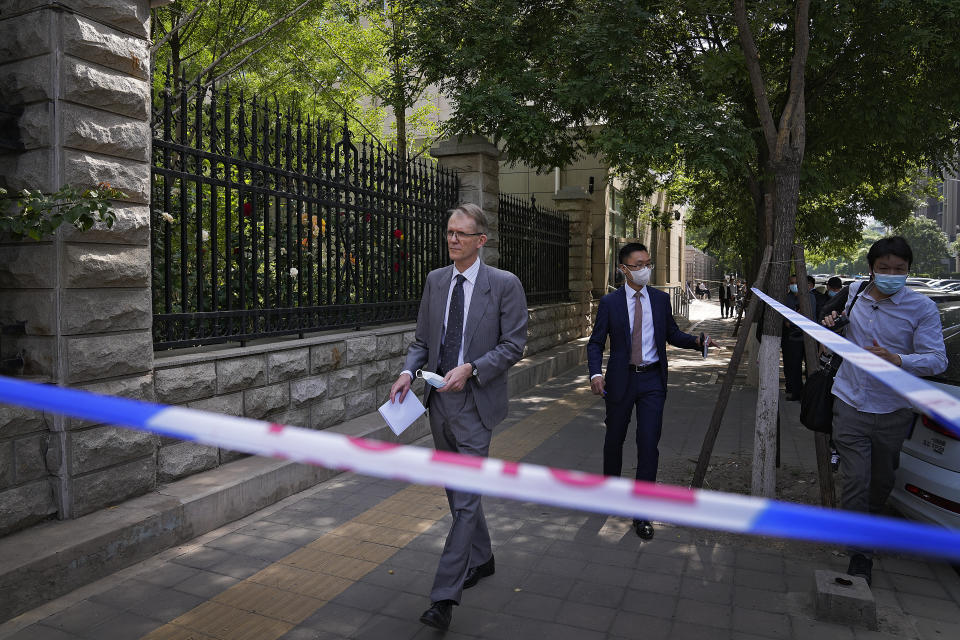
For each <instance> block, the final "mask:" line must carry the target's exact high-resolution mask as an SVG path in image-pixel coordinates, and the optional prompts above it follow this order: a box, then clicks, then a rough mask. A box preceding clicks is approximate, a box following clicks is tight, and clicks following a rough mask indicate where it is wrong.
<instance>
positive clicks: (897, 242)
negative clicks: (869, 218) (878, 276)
mask: <svg viewBox="0 0 960 640" xmlns="http://www.w3.org/2000/svg"><path fill="white" fill-rule="evenodd" d="M884 256H897V257H898V258H903V259H904V260H906V261H907V267H910V266H911V265H912V264H913V250H912V249H911V248H910V245H909V244H907V240H906V238H904V237H903V236H890V237H889V238H880V239H879V240H877V241H876V242H874V243H873V245H872V246H871V247H870V251H868V252H867V263H868V264H869V265H870V269H871V270H872V269H873V263H874V262H876V261H877V260H878V259H879V258H882V257H884Z"/></svg>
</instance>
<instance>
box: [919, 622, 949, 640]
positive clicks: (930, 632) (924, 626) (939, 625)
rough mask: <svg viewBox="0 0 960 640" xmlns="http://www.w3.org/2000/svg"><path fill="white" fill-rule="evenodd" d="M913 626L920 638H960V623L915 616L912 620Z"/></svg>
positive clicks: (926, 639) (936, 639) (925, 639)
mask: <svg viewBox="0 0 960 640" xmlns="http://www.w3.org/2000/svg"><path fill="white" fill-rule="evenodd" d="M914 626H915V627H916V629H917V632H918V633H919V634H920V638H922V640H948V639H953V638H960V624H955V623H952V622H944V621H942V620H931V619H929V618H916V619H915V620H914Z"/></svg>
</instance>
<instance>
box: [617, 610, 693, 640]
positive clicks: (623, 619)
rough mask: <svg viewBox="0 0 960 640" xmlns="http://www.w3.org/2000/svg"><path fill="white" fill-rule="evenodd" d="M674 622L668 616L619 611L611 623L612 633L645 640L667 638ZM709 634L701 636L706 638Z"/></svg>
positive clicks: (663, 639)
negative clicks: (659, 616) (661, 616)
mask: <svg viewBox="0 0 960 640" xmlns="http://www.w3.org/2000/svg"><path fill="white" fill-rule="evenodd" d="M671 626H673V622H671V621H670V620H667V619H666V618H654V617H653V616H644V615H640V614H639V613H630V612H629V611H619V612H617V615H616V616H615V617H614V619H613V624H612V625H610V634H611V635H614V636H620V637H623V638H640V637H642V638H643V639H644V640H666V639H667V638H670V627H671ZM707 637H709V636H700V638H699V640H704V639H705V638H707Z"/></svg>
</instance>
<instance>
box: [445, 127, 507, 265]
mask: <svg viewBox="0 0 960 640" xmlns="http://www.w3.org/2000/svg"><path fill="white" fill-rule="evenodd" d="M430 154H431V155H432V156H433V157H434V158H437V160H438V161H439V163H440V166H441V167H442V168H444V169H448V170H451V171H454V172H455V173H456V174H457V176H459V178H460V202H472V203H473V204H475V205H477V206H479V207H480V208H481V209H483V212H484V213H485V214H486V216H487V222H488V224H489V225H490V231H489V233H488V234H487V235H488V236H489V239H488V240H487V244H486V246H485V247H484V248H483V261H484V262H485V263H486V264H488V265H490V266H492V267H496V266H499V264H500V233H499V210H500V205H499V202H500V200H499V199H500V164H499V159H500V150H499V149H497V147H496V145H494V144H493V143H491V142H490V141H489V140H487V139H486V138H484V137H483V136H464V137H462V138H457V139H453V138H450V139H447V140H441V141H440V142H438V143H437V144H435V145H434V146H433V147H431V148H430Z"/></svg>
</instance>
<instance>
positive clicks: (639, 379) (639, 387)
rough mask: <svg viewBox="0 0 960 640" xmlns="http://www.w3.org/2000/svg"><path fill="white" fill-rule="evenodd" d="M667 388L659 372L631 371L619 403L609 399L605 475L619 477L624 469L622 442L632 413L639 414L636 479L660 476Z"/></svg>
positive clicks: (652, 478) (652, 479) (604, 458)
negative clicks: (661, 437)
mask: <svg viewBox="0 0 960 640" xmlns="http://www.w3.org/2000/svg"><path fill="white" fill-rule="evenodd" d="M666 398H667V390H666V388H665V387H664V385H663V379H662V378H661V377H660V371H658V370H657V369H653V370H651V371H645V372H643V373H633V372H631V373H630V383H629V386H628V388H627V393H626V395H624V397H623V398H622V399H621V400H620V401H619V402H613V401H611V400H609V399H608V400H607V419H606V425H607V434H606V436H605V438H604V440H603V474H604V475H607V476H619V475H620V471H621V469H622V468H623V443H624V441H625V440H626V439H627V428H628V427H629V426H630V417H631V414H632V413H633V412H634V409H636V413H637V475H636V478H637V480H646V481H649V482H653V481H654V480H656V479H657V464H658V463H659V460H660V451H659V449H658V448H657V446H658V444H659V443H660V430H661V428H662V426H663V403H664V401H665V400H666Z"/></svg>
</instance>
